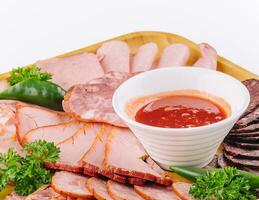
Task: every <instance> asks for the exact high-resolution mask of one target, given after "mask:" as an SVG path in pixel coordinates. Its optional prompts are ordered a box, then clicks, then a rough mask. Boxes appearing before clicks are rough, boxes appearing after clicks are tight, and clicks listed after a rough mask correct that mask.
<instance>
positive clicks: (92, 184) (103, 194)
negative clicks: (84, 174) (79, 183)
mask: <svg viewBox="0 0 259 200" xmlns="http://www.w3.org/2000/svg"><path fill="white" fill-rule="evenodd" d="M86 186H87V188H88V190H89V191H90V192H91V193H92V194H93V195H94V197H95V198H96V199H97V200H113V198H112V197H111V196H110V195H109V193H108V190H107V185H106V181H104V180H102V179H99V178H95V177H92V178H89V179H88V180H87V184H86Z"/></svg>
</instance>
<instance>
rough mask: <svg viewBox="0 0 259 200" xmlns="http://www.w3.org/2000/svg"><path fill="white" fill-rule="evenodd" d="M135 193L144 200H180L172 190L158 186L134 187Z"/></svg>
mask: <svg viewBox="0 0 259 200" xmlns="http://www.w3.org/2000/svg"><path fill="white" fill-rule="evenodd" d="M134 189H135V191H136V192H137V193H138V194H139V195H140V196H141V197H143V198H144V199H151V200H165V199H166V200H180V198H178V197H177V195H176V194H175V193H174V191H173V190H172V188H171V187H170V188H167V187H162V186H158V185H147V186H134Z"/></svg>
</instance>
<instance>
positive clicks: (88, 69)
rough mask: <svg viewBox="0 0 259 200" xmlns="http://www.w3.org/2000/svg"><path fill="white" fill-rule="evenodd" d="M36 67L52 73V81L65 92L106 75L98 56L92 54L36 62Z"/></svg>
mask: <svg viewBox="0 0 259 200" xmlns="http://www.w3.org/2000/svg"><path fill="white" fill-rule="evenodd" d="M36 66H37V67H39V68H40V69H41V70H42V71H45V72H49V73H51V74H52V81H53V82H54V83H56V84H57V85H59V86H61V87H62V88H64V89H65V90H67V89H69V88H70V87H71V86H73V85H76V84H80V83H87V82H88V81H90V80H92V79H95V78H98V77H101V76H103V74H104V71H103V68H102V66H101V64H100V63H99V60H98V59H97V56H96V55H95V54H92V53H82V54H77V55H73V56H67V57H63V58H51V59H47V60H41V61H38V62H36ZM75 75H76V76H75Z"/></svg>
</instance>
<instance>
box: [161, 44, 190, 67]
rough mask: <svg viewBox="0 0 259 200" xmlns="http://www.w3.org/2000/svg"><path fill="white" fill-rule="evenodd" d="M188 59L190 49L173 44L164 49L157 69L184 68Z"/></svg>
mask: <svg viewBox="0 0 259 200" xmlns="http://www.w3.org/2000/svg"><path fill="white" fill-rule="evenodd" d="M189 57H190V49H189V47H188V46H186V45H185V44H180V43H175V44H171V45H169V46H168V47H166V48H165V49H164V51H163V53H162V55H161V57H160V60H159V62H158V66H157V67H158V68H162V67H173V66H184V65H186V63H187V61H188V60H189Z"/></svg>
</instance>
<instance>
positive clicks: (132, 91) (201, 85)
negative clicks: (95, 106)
mask: <svg viewBox="0 0 259 200" xmlns="http://www.w3.org/2000/svg"><path fill="white" fill-rule="evenodd" d="M186 89H192V90H200V91H204V92H206V93H208V94H212V95H215V96H217V97H220V98H222V99H224V100H225V101H226V102H227V103H228V104H229V105H230V108H231V113H230V116H229V117H228V118H226V119H224V120H222V121H220V122H217V123H214V124H210V125H206V126H200V127H194V128H160V127H154V126H148V125H145V124H141V123H139V122H136V121H135V120H134V119H133V118H132V117H130V116H129V115H128V114H127V113H126V110H125V106H126V104H127V103H128V102H129V101H130V100H132V99H134V98H137V97H141V96H146V95H152V94H157V93H160V92H168V91H169V92H170V91H176V90H186ZM249 101H250V96H249V92H248V90H247V89H246V87H245V86H244V85H243V84H242V83H241V82H240V81H238V80H236V79H235V78H233V77H231V76H229V75H227V74H224V73H221V72H218V71H213V70H209V69H203V68H196V67H169V68H162V69H156V70H151V71H148V72H143V73H141V74H139V75H136V76H134V77H132V78H130V79H129V80H127V81H125V82H124V83H123V84H122V85H121V86H120V87H119V88H118V89H117V90H116V92H115V93H114V95H113V101H112V103H113V107H114V110H115V112H116V113H117V114H118V115H119V116H120V117H121V118H122V119H123V120H124V121H125V123H126V124H127V125H128V126H129V128H130V129H131V130H132V132H133V133H134V134H135V135H136V137H137V138H138V139H139V140H140V142H141V143H142V144H143V146H144V148H145V149H146V151H147V153H148V154H149V155H150V156H151V157H152V158H153V159H154V160H155V161H156V162H157V163H158V164H159V165H160V166H161V167H163V168H164V169H169V166H170V165H178V166H179V165H180V166H197V167H204V166H206V165H207V164H208V163H209V162H210V161H211V160H212V159H213V156H214V154H215V153H216V151H217V148H218V147H219V146H220V144H221V143H222V141H223V140H224V138H225V136H226V135H227V134H228V132H229V131H230V129H231V128H232V127H233V125H234V124H235V122H236V121H237V120H238V118H239V117H240V116H241V115H242V113H243V112H244V111H245V110H246V108H247V106H248V104H249Z"/></svg>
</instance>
